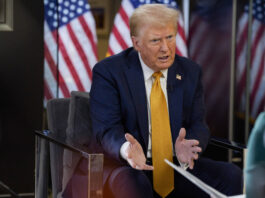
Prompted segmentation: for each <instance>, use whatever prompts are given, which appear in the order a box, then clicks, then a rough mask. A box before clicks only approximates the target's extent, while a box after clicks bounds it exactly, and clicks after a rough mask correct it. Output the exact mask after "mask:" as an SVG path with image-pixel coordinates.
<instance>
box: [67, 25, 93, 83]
mask: <svg viewBox="0 0 265 198" xmlns="http://www.w3.org/2000/svg"><path fill="white" fill-rule="evenodd" d="M67 30H68V31H69V34H70V37H71V39H72V40H73V43H74V45H75V47H76V50H77V51H78V53H79V55H80V58H81V59H82V61H83V64H84V66H85V69H86V71H87V74H88V77H89V78H90V80H92V72H91V69H90V65H89V63H88V61H87V57H86V55H85V52H84V50H83V49H82V47H81V44H80V43H79V41H78V39H77V38H76V35H75V34H74V32H73V30H72V27H71V26H67Z"/></svg>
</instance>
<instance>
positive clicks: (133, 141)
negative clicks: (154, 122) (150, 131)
mask: <svg viewBox="0 0 265 198" xmlns="http://www.w3.org/2000/svg"><path fill="white" fill-rule="evenodd" d="M125 139H126V140H127V141H128V142H130V143H131V144H134V143H135V142H136V140H135V138H134V137H133V136H132V135H131V134H129V133H126V134H125Z"/></svg>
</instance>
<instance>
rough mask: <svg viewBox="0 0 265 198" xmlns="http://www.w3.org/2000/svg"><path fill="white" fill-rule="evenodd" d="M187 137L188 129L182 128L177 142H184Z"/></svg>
mask: <svg viewBox="0 0 265 198" xmlns="http://www.w3.org/2000/svg"><path fill="white" fill-rule="evenodd" d="M185 137H186V129H185V128H181V129H180V131H179V136H178V138H177V140H178V141H182V140H184V138H185Z"/></svg>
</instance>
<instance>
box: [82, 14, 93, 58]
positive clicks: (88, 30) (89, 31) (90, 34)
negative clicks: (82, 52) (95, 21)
mask: <svg viewBox="0 0 265 198" xmlns="http://www.w3.org/2000/svg"><path fill="white" fill-rule="evenodd" d="M79 20H80V23H81V25H82V27H83V28H84V30H85V32H86V34H87V38H89V40H90V44H91V46H92V49H93V52H94V56H95V57H96V59H98V55H97V47H96V42H95V41H94V39H93V34H92V32H91V30H90V28H89V27H88V25H87V23H86V22H85V20H84V17H82V16H81V17H80V18H79Z"/></svg>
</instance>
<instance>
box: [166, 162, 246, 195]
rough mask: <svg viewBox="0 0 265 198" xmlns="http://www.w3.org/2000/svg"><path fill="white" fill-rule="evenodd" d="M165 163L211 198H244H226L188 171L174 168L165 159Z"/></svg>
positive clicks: (177, 167) (173, 165)
mask: <svg viewBox="0 0 265 198" xmlns="http://www.w3.org/2000/svg"><path fill="white" fill-rule="evenodd" d="M165 162H166V163H167V164H168V165H169V166H171V167H172V168H174V169H175V170H176V171H178V172H179V173H180V174H181V175H183V176H184V177H186V178H187V179H188V180H190V181H191V182H192V183H193V184H195V185H196V186H198V187H199V188H200V189H202V190H203V191H204V192H206V193H207V194H209V195H210V196H211V198H245V195H237V196H230V197H228V196H226V195H224V194H222V193H220V192H219V191H217V190H215V189H214V188H212V187H211V186H209V185H208V184H206V183H204V182H203V181H201V180H200V179H198V178H197V177H195V176H194V175H192V174H191V173H189V172H188V171H186V170H184V169H182V168H181V167H179V166H176V165H175V164H173V163H172V162H170V161H168V160H167V159H165Z"/></svg>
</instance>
